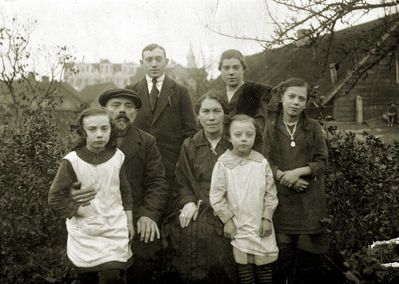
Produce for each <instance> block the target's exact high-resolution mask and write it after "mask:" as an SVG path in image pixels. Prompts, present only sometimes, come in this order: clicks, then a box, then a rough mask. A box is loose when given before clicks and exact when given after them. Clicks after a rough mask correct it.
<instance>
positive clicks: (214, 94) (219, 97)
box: [194, 89, 227, 115]
mask: <svg viewBox="0 0 399 284" xmlns="http://www.w3.org/2000/svg"><path fill="white" fill-rule="evenodd" d="M205 99H210V100H215V101H217V102H218V103H220V105H221V106H222V109H223V112H224V113H227V106H226V103H225V100H224V99H223V94H222V93H221V92H220V91H218V90H215V89H211V90H209V91H208V92H206V93H205V94H203V95H202V96H201V97H200V98H199V99H198V100H197V102H196V103H195V106H194V111H195V114H196V115H198V114H199V111H200V109H201V105H202V102H203V101H204V100H205Z"/></svg>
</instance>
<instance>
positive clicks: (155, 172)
mask: <svg viewBox="0 0 399 284" xmlns="http://www.w3.org/2000/svg"><path fill="white" fill-rule="evenodd" d="M118 148H119V149H120V150H122V152H123V153H124V154H125V161H124V165H125V169H126V176H127V179H128V181H129V184H130V187H131V188H132V195H133V220H134V224H136V223H137V220H138V219H139V218H140V217H142V216H146V217H149V218H151V219H152V220H154V221H155V222H157V223H158V226H159V221H160V218H161V216H162V215H163V213H164V211H165V207H166V204H167V201H168V196H169V192H168V191H169V186H168V182H167V179H166V175H165V170H164V167H163V166H162V162H161V155H160V153H159V150H158V148H157V145H156V141H155V138H154V137H153V136H152V135H150V134H148V133H146V132H145V131H142V130H140V129H138V128H136V127H134V126H130V128H129V130H128V132H127V134H126V135H125V136H124V138H123V140H122V142H121V143H120V145H118ZM139 235H140V234H137V233H136V235H135V240H134V241H133V253H134V254H135V255H136V256H139V257H144V258H149V257H153V256H154V255H155V253H157V252H158V251H159V250H160V249H161V247H162V243H161V241H160V240H158V239H155V240H154V241H153V242H148V243H145V242H142V241H139Z"/></svg>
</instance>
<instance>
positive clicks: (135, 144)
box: [118, 125, 140, 161]
mask: <svg viewBox="0 0 399 284" xmlns="http://www.w3.org/2000/svg"><path fill="white" fill-rule="evenodd" d="M118 148H119V149H120V150H121V151H122V152H123V154H125V161H128V160H129V159H130V158H132V157H134V156H136V155H137V153H138V152H139V150H140V135H139V133H138V131H137V129H136V128H135V127H134V126H133V125H131V126H130V128H129V130H128V132H127V133H126V136H125V137H124V139H123V142H122V144H121V145H120V146H119V147H118Z"/></svg>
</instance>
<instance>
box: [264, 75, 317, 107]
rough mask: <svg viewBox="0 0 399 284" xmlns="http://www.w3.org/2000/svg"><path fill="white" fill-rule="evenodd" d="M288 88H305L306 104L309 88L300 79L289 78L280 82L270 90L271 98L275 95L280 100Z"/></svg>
mask: <svg viewBox="0 0 399 284" xmlns="http://www.w3.org/2000/svg"><path fill="white" fill-rule="evenodd" d="M289 87H305V88H306V102H308V101H309V98H310V87H309V84H308V83H307V82H306V81H305V80H303V79H301V78H289V79H288V80H285V81H283V82H280V83H279V84H278V85H277V86H275V87H273V89H272V90H271V92H272V96H274V95H277V96H278V98H279V99H280V100H281V97H282V96H283V95H284V93H285V91H286V90H287V89H288V88H289Z"/></svg>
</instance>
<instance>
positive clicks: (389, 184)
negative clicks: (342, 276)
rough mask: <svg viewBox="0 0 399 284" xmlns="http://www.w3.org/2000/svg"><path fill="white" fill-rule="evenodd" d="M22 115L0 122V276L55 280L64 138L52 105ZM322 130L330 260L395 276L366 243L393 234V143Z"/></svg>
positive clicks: (62, 262)
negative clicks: (19, 121) (53, 196)
mask: <svg viewBox="0 0 399 284" xmlns="http://www.w3.org/2000/svg"><path fill="white" fill-rule="evenodd" d="M24 120H25V122H24V128H23V129H19V130H17V129H13V128H11V127H8V128H7V127H6V126H4V127H3V128H2V129H0V138H1V139H0V149H1V152H0V193H1V197H0V220H1V222H0V237H1V238H0V253H1V256H0V283H54V282H58V283H59V282H62V281H64V280H65V279H66V277H67V275H66V273H67V272H68V264H67V258H66V253H65V246H66V231H65V224H64V220H60V219H58V218H56V217H54V216H53V215H52V213H51V211H50V210H49V207H48V205H47V193H48V190H49V187H50V184H51V182H52V179H53V178H54V175H55V173H56V171H57V168H58V165H59V162H60V159H61V158H62V156H63V155H64V154H65V153H66V152H67V151H68V150H67V148H68V146H67V145H68V143H69V141H68V140H67V139H66V138H65V137H67V135H65V132H63V131H60V129H58V128H57V127H56V125H55V123H54V121H55V119H54V117H53V115H52V112H51V111H46V110H43V111H37V110H36V111H27V112H25V118H24ZM64 122H65V121H64ZM64 124H65V123H64ZM2 125H6V124H5V123H2ZM327 133H328V147H329V155H330V156H329V165H328V168H327V172H326V183H327V184H326V188H327V194H328V207H329V211H330V216H329V217H328V218H327V219H326V220H324V221H325V222H327V224H328V229H329V232H330V239H331V251H330V253H329V257H331V256H332V257H333V258H330V261H331V263H330V264H331V265H333V266H334V265H335V266H336V267H335V268H336V270H335V271H336V272H335V273H338V271H340V270H341V271H342V272H344V271H346V270H348V271H350V272H351V273H352V274H353V275H355V276H356V277H357V278H358V279H360V280H361V281H362V283H394V282H393V281H396V280H397V278H394V277H395V275H396V277H397V274H395V273H394V272H392V271H389V270H384V269H382V268H381V266H380V262H381V259H380V258H378V257H376V256H375V255H373V254H372V252H371V251H370V249H369V247H368V246H369V245H371V243H372V242H373V241H376V240H385V239H391V238H394V237H398V235H399V224H398V220H397V212H399V193H398V184H399V176H398V172H399V165H398V160H399V144H397V143H395V144H392V145H387V144H384V143H382V142H381V141H380V140H379V139H378V138H376V137H374V136H371V135H368V134H364V135H363V136H362V137H357V136H355V134H352V133H348V134H347V133H342V132H336V131H334V130H332V129H330V130H329V131H327ZM339 259H341V260H342V261H340V260H339ZM334 262H335V264H332V263H334ZM339 262H341V263H343V262H345V265H346V267H343V266H340V264H339Z"/></svg>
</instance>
